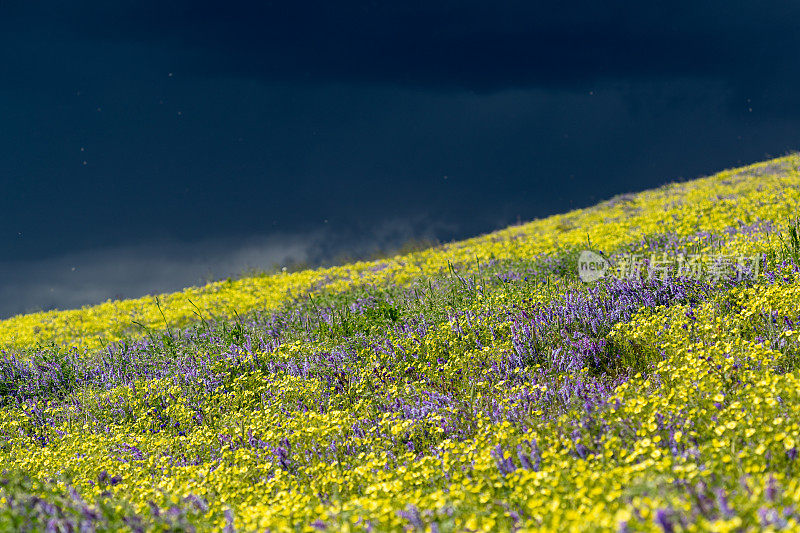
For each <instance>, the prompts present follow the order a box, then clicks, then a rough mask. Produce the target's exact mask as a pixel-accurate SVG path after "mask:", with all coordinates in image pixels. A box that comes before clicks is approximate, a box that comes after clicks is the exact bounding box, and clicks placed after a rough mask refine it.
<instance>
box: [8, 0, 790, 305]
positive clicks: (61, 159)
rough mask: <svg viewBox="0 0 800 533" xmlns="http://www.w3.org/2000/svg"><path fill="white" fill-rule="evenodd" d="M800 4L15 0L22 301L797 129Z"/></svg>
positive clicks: (658, 174)
mask: <svg viewBox="0 0 800 533" xmlns="http://www.w3.org/2000/svg"><path fill="white" fill-rule="evenodd" d="M798 20H800V4H798V3H796V2H774V3H770V2H766V3H752V2H749V3H731V2H716V3H712V2H696V1H694V2H669V3H665V4H663V6H655V5H649V3H640V2H637V3H630V4H628V3H617V2H572V3H538V2H508V3H502V2H501V3H492V4H490V3H488V2H482V3H477V2H463V1H459V2H392V3H389V2H385V3H384V2H346V1H343V2H308V1H292V2H283V3H280V2H239V1H228V2H215V3H210V2H202V1H193V2H188V1H174V2H153V1H149V0H128V1H114V2H108V1H104V2H99V1H84V2H68V3H64V2H54V1H35V0H25V1H13V0H11V1H7V2H3V3H2V4H0V79H1V80H2V84H0V124H2V126H3V127H2V129H0V180H1V181H0V185H2V194H0V317H5V316H10V315H12V314H15V313H19V312H23V311H30V310H36V309H49V308H53V307H59V308H64V307H72V306H80V305H83V304H87V303H96V302H99V301H102V300H104V299H106V298H109V297H114V296H119V295H122V296H125V297H135V296H141V295H142V294H145V293H150V292H158V291H167V290H176V289H179V288H181V287H184V286H188V285H193V284H197V283H198V282H200V281H202V280H205V279H213V278H219V277H223V276H227V275H229V274H237V273H240V272H241V271H243V270H244V269H246V268H257V267H265V268H267V267H271V266H273V265H274V264H281V263H282V262H284V261H288V260H292V259H294V260H303V259H305V260H309V261H317V260H330V259H331V258H333V257H335V256H337V255H338V254H340V253H351V254H356V255H357V254H364V253H368V252H369V251H370V250H371V249H373V248H375V247H383V248H391V247H392V246H396V245H398V244H400V243H402V242H403V241H404V240H407V239H409V238H413V237H417V238H437V239H440V240H449V239H453V238H462V237H467V236H471V235H475V234H479V233H484V232H488V231H491V230H493V229H497V228H500V227H503V226H506V225H508V224H510V223H513V222H515V221H516V220H517V219H518V218H519V219H522V220H530V219H533V218H538V217H543V216H546V215H549V214H553V213H558V212H563V211H567V210H569V209H572V208H576V207H584V206H588V205H592V204H594V203H596V202H598V201H600V200H602V199H606V198H609V197H611V196H613V195H615V194H619V193H623V192H630V191H638V190H643V189H648V188H652V187H655V186H658V185H661V184H663V183H665V182H667V181H671V180H675V179H681V178H683V179H691V178H694V177H697V176H700V175H704V174H708V173H712V172H714V171H716V170H720V169H723V168H728V167H732V166H736V165H740V164H746V163H750V162H753V161H757V160H760V159H764V158H767V157H771V156H778V155H782V154H784V153H786V152H787V151H789V150H796V149H797V148H798V146H800V98H798V96H797V94H798V91H797V90H796V87H798V86H800V84H799V83H798V82H800V55H798V53H797V52H798V50H800V32H799V31H798V27H800V25H798V23H797V21H798Z"/></svg>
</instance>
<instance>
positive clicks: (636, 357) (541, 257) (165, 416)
mask: <svg viewBox="0 0 800 533" xmlns="http://www.w3.org/2000/svg"><path fill="white" fill-rule="evenodd" d="M798 207H800V156H798V155H797V154H792V155H789V156H786V157H782V158H779V159H774V160H771V161H766V162H763V163H758V164H755V165H751V166H748V167H743V168H738V169H732V170H727V171H724V172H721V173H719V174H716V175H713V176H710V177H706V178H702V179H697V180H693V181H689V182H681V183H671V184H668V185H665V186H664V187H661V188H659V189H656V190H651V191H646V192H643V193H638V194H625V195H621V196H617V197H615V198H613V199H611V200H608V201H606V202H603V203H601V204H598V205H596V206H594V207H591V208H587V209H580V210H575V211H572V212H569V213H566V214H562V215H557V216H552V217H548V218H545V219H540V220H535V221H533V222H530V223H526V224H522V225H517V226H512V227H509V228H507V229H504V230H501V231H497V232H494V233H491V234H488V235H484V236H480V237H476V238H473V239H468V240H465V241H461V242H455V243H449V244H445V245H441V246H437V247H434V248H431V249H428V250H424V251H419V252H414V253H409V254H406V255H398V256H395V257H392V258H387V259H381V260H376V261H371V262H357V263H352V264H349V265H343V266H337V267H331V268H320V269H316V270H306V271H302V272H291V273H288V272H278V273H275V274H269V275H267V274H265V275H260V276H251V277H247V278H242V279H239V280H226V281H221V282H217V283H212V284H209V285H206V286H204V287H199V288H198V287H194V288H189V289H186V290H184V291H182V292H177V293H174V294H168V295H161V296H159V297H151V296H148V297H144V298H140V299H136V300H124V301H108V302H105V303H102V304H100V305H96V306H92V307H85V308H83V309H79V310H69V311H49V312H42V313H33V314H28V315H23V316H17V317H13V318H10V319H7V320H4V321H2V322H0V347H2V348H1V349H2V356H1V357H0V530H3V531H12V530H15V531H31V530H33V531H39V530H41V531H112V530H113V531H119V530H128V531H151V530H152V531H206V530H208V531H259V532H261V531H404V530H406V531H431V532H434V531H498V530H500V531H563V530H581V531H583V530H586V531H664V532H671V531H745V530H757V531H769V530H798V529H800V477H799V476H798V474H799V473H800V457H798V455H799V454H798V451H799V450H800V419H799V417H798V406H800V346H799V343H800V324H798V321H799V320H800V316H798V308H799V307H800V242H799V241H798V236H797V230H798V221H797V219H796V218H795V217H796V215H797V213H798V212H799V211H798ZM583 249H591V250H596V251H598V252H602V253H603V254H604V255H605V256H606V257H609V258H611V259H614V258H616V257H620V256H621V255H622V254H625V253H631V252H636V253H638V252H641V253H643V254H645V255H647V254H651V253H652V254H696V255H699V256H701V257H704V258H705V259H704V260H705V261H707V262H708V266H709V267H710V266H711V263H712V262H713V261H714V257H715V256H722V255H729V256H732V255H747V256H757V257H759V258H760V260H761V262H760V265H759V268H758V269H757V270H756V269H753V270H751V271H749V272H745V273H744V275H742V273H739V274H738V275H730V276H721V277H718V278H716V279H705V278H702V277H694V278H693V277H687V276H674V277H669V278H667V279H659V278H657V277H648V276H642V277H638V278H615V277H611V276H607V277H605V278H602V279H600V280H598V281H596V282H592V283H584V282H582V281H580V279H579V278H578V275H577V273H578V270H577V268H578V266H577V257H578V254H579V252H580V251H581V250H583Z"/></svg>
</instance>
